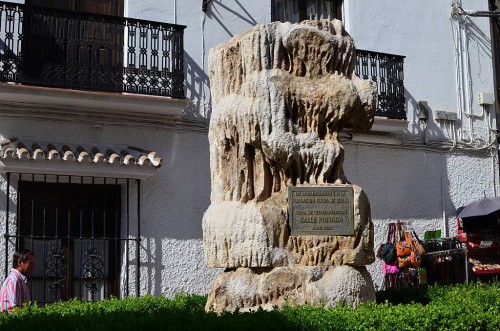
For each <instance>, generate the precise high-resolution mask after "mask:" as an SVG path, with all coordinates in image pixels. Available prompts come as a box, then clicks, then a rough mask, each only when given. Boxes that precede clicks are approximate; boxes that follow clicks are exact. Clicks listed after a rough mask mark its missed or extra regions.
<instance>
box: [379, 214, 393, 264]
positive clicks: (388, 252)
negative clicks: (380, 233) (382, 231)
mask: <svg viewBox="0 0 500 331" xmlns="http://www.w3.org/2000/svg"><path fill="white" fill-rule="evenodd" d="M395 233H396V224H394V223H389V229H388V231H387V242H386V243H385V244H384V245H383V246H382V249H381V251H380V257H381V259H382V260H384V262H386V263H391V262H393V261H394V260H396V246H395V244H394V243H395V239H396V238H395Z"/></svg>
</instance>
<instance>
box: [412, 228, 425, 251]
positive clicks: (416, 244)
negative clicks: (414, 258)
mask: <svg viewBox="0 0 500 331" xmlns="http://www.w3.org/2000/svg"><path fill="white" fill-rule="evenodd" d="M412 234H413V240H412V242H413V249H414V251H415V253H417V255H419V256H423V255H424V254H425V248H424V245H422V242H421V241H420V239H419V238H418V236H417V234H416V233H415V231H412Z"/></svg>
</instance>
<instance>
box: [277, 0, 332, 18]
mask: <svg viewBox="0 0 500 331" xmlns="http://www.w3.org/2000/svg"><path fill="white" fill-rule="evenodd" d="M271 16H272V17H271V18H272V20H273V21H280V22H292V23H298V22H301V21H304V20H320V19H329V20H331V19H334V18H336V19H339V20H342V0H273V1H272V2H271Z"/></svg>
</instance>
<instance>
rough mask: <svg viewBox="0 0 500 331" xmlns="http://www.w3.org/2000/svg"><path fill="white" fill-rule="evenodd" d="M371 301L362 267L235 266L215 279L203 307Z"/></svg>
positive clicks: (367, 276)
mask: <svg viewBox="0 0 500 331" xmlns="http://www.w3.org/2000/svg"><path fill="white" fill-rule="evenodd" d="M372 300H375V289H374V287H373V281H372V278H371V276H370V274H369V273H368V271H367V270H366V267H364V266H360V267H353V266H348V265H342V266H336V267H304V266H293V267H276V268H238V269H235V270H231V271H226V272H224V273H222V274H221V275H219V276H218V277H217V278H216V279H215V281H214V283H213V284H212V288H211V289H210V292H209V295H208V300H207V305H206V307H205V310H207V311H216V312H222V311H223V310H226V311H234V310H236V309H239V311H251V310H257V309H258V308H259V307H262V308H263V309H265V310H272V309H274V308H275V307H282V306H283V305H284V304H285V302H287V303H288V304H290V305H302V304H310V305H322V306H324V307H331V306H335V305H336V304H338V303H341V302H342V303H343V304H346V305H350V306H353V307H357V306H359V304H361V303H362V302H365V301H372Z"/></svg>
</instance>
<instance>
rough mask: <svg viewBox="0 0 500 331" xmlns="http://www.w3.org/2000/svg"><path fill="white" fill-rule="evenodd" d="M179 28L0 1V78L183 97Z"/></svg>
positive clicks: (182, 32) (19, 81)
mask: <svg viewBox="0 0 500 331" xmlns="http://www.w3.org/2000/svg"><path fill="white" fill-rule="evenodd" d="M184 28H185V26H180V25H175V24H167V23H161V22H153V21H146V20H138V19H132V18H127V17H120V16H111V15H102V14H95V13H87V12H76V11H71V10H61V9H54V8H42V7H36V6H30V5H23V4H16V3H9V2H3V1H0V81H5V82H15V83H21V84H29V85H38V86H52V87H62V88H73V89H85V90H97V91H111V92H127V93H137V94H149V95H160V96H169V97H173V98H183V97H184V67H183V66H184V49H183V39H184Z"/></svg>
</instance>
